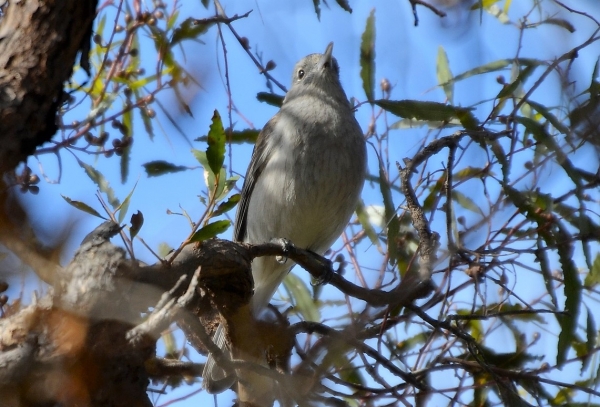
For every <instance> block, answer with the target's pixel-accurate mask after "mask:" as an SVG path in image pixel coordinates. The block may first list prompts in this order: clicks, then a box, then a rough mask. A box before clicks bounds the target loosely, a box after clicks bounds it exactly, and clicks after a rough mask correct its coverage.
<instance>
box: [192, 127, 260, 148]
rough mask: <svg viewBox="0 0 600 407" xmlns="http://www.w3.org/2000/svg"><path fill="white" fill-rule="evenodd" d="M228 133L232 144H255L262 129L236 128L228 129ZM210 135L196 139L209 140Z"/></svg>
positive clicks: (229, 141) (196, 139)
mask: <svg viewBox="0 0 600 407" xmlns="http://www.w3.org/2000/svg"><path fill="white" fill-rule="evenodd" d="M225 133H226V134H227V142H228V143H232V144H246V143H249V144H254V143H256V139H257V138H258V134H259V133H260V130H256V129H245V130H235V131H232V132H229V131H226V132H225ZM207 140H208V136H200V137H198V138H195V139H194V141H201V142H202V141H207Z"/></svg>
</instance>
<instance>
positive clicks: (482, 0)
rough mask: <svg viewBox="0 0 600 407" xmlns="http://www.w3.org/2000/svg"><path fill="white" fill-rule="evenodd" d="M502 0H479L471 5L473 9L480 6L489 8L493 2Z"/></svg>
mask: <svg viewBox="0 0 600 407" xmlns="http://www.w3.org/2000/svg"><path fill="white" fill-rule="evenodd" d="M499 1H500V0H478V1H477V2H475V4H473V5H472V6H471V10H477V9H479V8H484V9H486V8H489V7H490V6H491V5H492V4H495V3H497V2H499Z"/></svg>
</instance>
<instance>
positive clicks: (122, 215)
mask: <svg viewBox="0 0 600 407" xmlns="http://www.w3.org/2000/svg"><path fill="white" fill-rule="evenodd" d="M136 187H137V181H136V183H135V185H134V186H133V188H131V191H129V193H128V194H127V196H126V197H125V199H123V202H122V203H121V205H119V207H118V208H117V209H115V211H119V217H118V218H117V219H118V221H119V223H123V219H125V215H126V214H127V210H128V209H129V202H130V201H131V196H132V195H133V191H135V188H136Z"/></svg>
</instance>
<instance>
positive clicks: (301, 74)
mask: <svg viewBox="0 0 600 407" xmlns="http://www.w3.org/2000/svg"><path fill="white" fill-rule="evenodd" d="M302 78H304V69H300V70H299V71H298V79H302Z"/></svg>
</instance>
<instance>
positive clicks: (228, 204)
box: [212, 194, 241, 217]
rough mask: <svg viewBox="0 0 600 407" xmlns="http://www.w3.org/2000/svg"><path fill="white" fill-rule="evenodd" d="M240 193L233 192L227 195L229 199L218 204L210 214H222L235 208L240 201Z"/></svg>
mask: <svg viewBox="0 0 600 407" xmlns="http://www.w3.org/2000/svg"><path fill="white" fill-rule="evenodd" d="M240 198H241V195H240V194H235V195H232V196H230V197H229V199H228V200H227V201H225V202H223V203H222V204H220V205H219V206H218V207H217V209H216V210H215V211H214V212H213V214H212V216H213V217H215V216H219V215H222V214H224V213H225V212H229V211H230V210H231V209H233V208H235V206H236V205H237V203H238V202H239V201H240Z"/></svg>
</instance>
